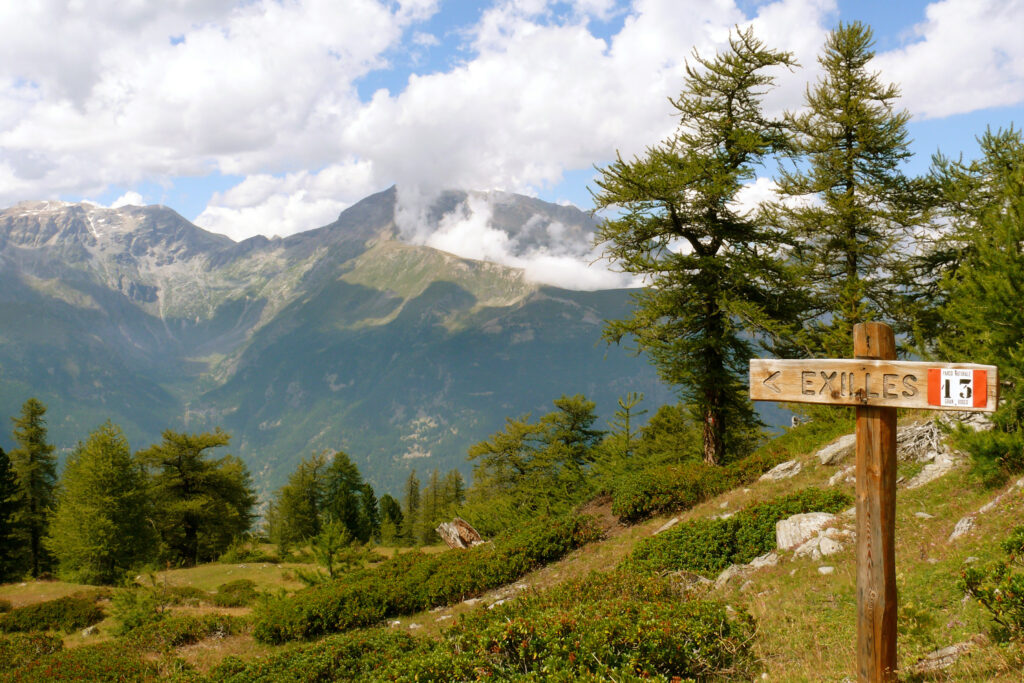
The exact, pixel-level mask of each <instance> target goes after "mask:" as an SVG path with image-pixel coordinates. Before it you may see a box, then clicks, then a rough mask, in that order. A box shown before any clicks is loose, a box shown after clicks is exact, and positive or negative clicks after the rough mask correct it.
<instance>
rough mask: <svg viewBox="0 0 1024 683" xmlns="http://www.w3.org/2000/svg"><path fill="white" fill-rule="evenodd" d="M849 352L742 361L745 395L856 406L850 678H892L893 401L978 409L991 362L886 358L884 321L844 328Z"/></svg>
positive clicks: (892, 352) (995, 394) (988, 386)
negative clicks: (853, 670)
mask: <svg viewBox="0 0 1024 683" xmlns="http://www.w3.org/2000/svg"><path fill="white" fill-rule="evenodd" d="M853 353H854V356H856V358H854V359H849V358H845V359H834V360H828V359H824V360H821V359H809V360H773V359H753V360H751V361H750V398H751V399H753V400H755V401H776V402H781V403H785V402H794V403H819V404H829V405H845V406H856V407H857V461H856V475H857V484H856V489H857V680H858V681H861V682H867V681H870V682H872V683H874V682H878V681H894V680H896V409H897V408H918V409H925V410H959V411H966V410H971V411H986V412H992V411H994V410H995V409H996V405H997V403H998V401H999V372H998V370H997V368H996V367H995V366H994V365H976V364H972V363H922V362H909V361H897V360H896V343H895V339H894V337H893V333H892V329H890V328H889V326H888V325H884V324H882V323H862V324H859V325H855V326H854V328H853Z"/></svg>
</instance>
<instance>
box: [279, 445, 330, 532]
mask: <svg viewBox="0 0 1024 683" xmlns="http://www.w3.org/2000/svg"><path fill="white" fill-rule="evenodd" d="M327 467H328V463H327V454H326V453H314V454H313V455H311V456H310V457H308V458H306V459H304V460H303V461H302V462H300V463H299V465H298V467H296V468H295V471H294V472H292V474H291V475H290V476H289V477H288V483H286V484H285V485H284V486H282V487H281V489H280V490H279V491H278V492H277V497H276V500H275V501H274V514H273V525H272V526H271V528H270V535H271V539H272V540H273V541H274V542H275V543H277V545H278V546H279V547H280V549H281V551H282V552H286V551H287V550H288V548H290V547H292V546H294V545H297V544H302V543H305V542H307V541H308V540H309V539H311V538H313V537H314V536H316V535H317V534H319V533H320V527H321V524H322V520H321V515H322V514H323V512H324V507H325V497H326V476H327Z"/></svg>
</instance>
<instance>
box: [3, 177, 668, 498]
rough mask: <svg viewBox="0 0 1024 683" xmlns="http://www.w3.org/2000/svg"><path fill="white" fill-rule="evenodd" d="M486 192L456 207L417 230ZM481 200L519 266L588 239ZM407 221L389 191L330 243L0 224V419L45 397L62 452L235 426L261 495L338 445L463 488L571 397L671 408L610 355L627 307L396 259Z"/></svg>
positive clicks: (118, 216) (440, 210) (48, 223)
mask: <svg viewBox="0 0 1024 683" xmlns="http://www.w3.org/2000/svg"><path fill="white" fill-rule="evenodd" d="M484 196H486V195H481V194H480V193H472V194H467V193H458V192H450V193H445V194H443V195H441V197H440V198H439V199H437V200H436V202H435V203H434V204H433V205H432V206H431V207H430V208H429V210H428V211H426V212H425V214H424V216H425V217H421V219H420V220H422V221H426V223H425V224H417V226H416V228H415V229H416V230H423V231H429V230H430V229H432V228H433V227H435V226H433V225H432V224H430V221H434V222H435V223H436V222H439V221H444V220H446V218H445V217H446V216H451V215H453V214H452V212H457V211H459V210H461V209H460V208H459V207H460V206H462V205H463V203H464V202H466V201H468V200H469V199H470V198H473V197H475V198H476V199H477V200H479V199H480V197H484ZM488 201H490V202H491V206H492V210H493V214H492V216H491V220H492V225H496V226H500V227H502V228H503V229H505V230H507V231H508V233H509V234H510V235H513V236H514V240H515V241H516V243H517V244H518V245H519V246H520V247H522V248H537V247H538V246H539V245H540V246H543V245H544V244H545V240H550V239H551V235H555V234H557V235H561V236H565V235H568V239H570V240H575V241H577V242H580V243H585V242H586V241H587V240H588V239H589V234H590V233H591V231H592V230H593V221H592V219H590V217H589V216H587V215H586V214H584V213H583V212H580V211H578V210H576V209H573V208H571V207H561V206H555V205H551V204H546V203H544V202H541V201H539V200H535V199H529V198H525V197H519V196H516V195H506V194H498V195H495V196H493V197H490V198H489V199H488ZM397 212H398V200H397V192H396V190H395V188H391V189H389V190H386V191H384V192H381V193H378V194H376V195H373V196H371V197H368V198H366V199H365V200H363V201H361V202H359V203H357V204H356V205H354V206H352V207H351V208H349V209H348V210H346V211H345V212H343V213H342V214H341V215H340V216H339V218H338V220H337V221H335V222H334V223H331V224H330V225H327V226H324V227H321V228H317V229H315V230H310V231H307V232H303V233H299V234H297V235H293V236H290V237H287V238H283V239H281V238H274V239H267V238H264V237H255V238H251V239H248V240H245V241H244V242H240V243H235V242H233V241H231V240H230V239H228V238H226V237H223V236H220V235H215V234H212V233H208V232H206V231H204V230H202V229H201V228H198V227H196V226H194V225H192V224H191V223H189V222H188V221H187V220H185V219H184V218H182V217H181V216H179V215H178V214H176V213H174V212H173V211H172V210H170V209H167V208H166V207H125V208H122V209H104V208H99V207H95V206H91V205H75V204H65V203H61V202H29V203H22V204H19V205H17V206H15V207H12V208H10V209H7V210H5V211H3V212H0V316H2V317H0V320H2V321H3V322H2V325H0V414H7V415H13V414H15V413H16V412H17V410H18V409H19V407H20V405H21V403H22V402H23V401H24V400H25V399H26V398H28V397H29V396H32V395H35V396H38V397H39V398H40V399H41V400H43V402H44V403H46V404H47V405H48V406H49V408H50V412H49V416H48V417H49V419H50V429H51V436H52V439H53V441H54V442H55V443H56V444H57V445H58V446H59V447H60V448H61V449H62V450H64V451H67V450H68V449H70V448H71V447H72V446H73V444H74V443H76V442H77V441H78V440H79V439H82V438H84V437H85V436H86V434H87V433H88V431H90V430H91V429H94V428H95V427H96V426H97V425H98V424H100V423H101V422H102V421H103V420H105V419H107V418H110V419H112V420H114V422H116V423H118V424H120V425H121V426H122V427H123V428H124V429H125V431H126V433H127V435H128V436H129V439H130V440H131V442H132V444H133V446H135V447H139V448H141V447H144V446H146V445H148V444H149V443H151V442H153V441H155V440H157V439H158V438H159V434H160V431H161V430H162V429H164V428H168V427H170V428H176V429H186V428H187V429H190V430H201V429H211V428H213V427H215V426H223V427H224V428H225V429H227V430H228V431H229V432H231V433H232V434H233V435H234V441H233V444H232V452H234V453H236V454H238V455H240V456H241V457H243V458H244V459H245V460H246V461H247V462H248V463H249V465H250V468H251V470H252V471H253V473H254V475H255V477H256V479H257V483H258V485H259V487H260V488H261V489H262V490H263V491H264V492H267V491H269V490H271V489H272V488H274V487H276V486H277V485H279V484H280V483H282V482H283V480H284V478H285V477H286V476H287V474H288V473H289V472H290V470H291V469H292V468H293V467H294V465H295V464H296V463H297V461H298V460H299V459H301V458H302V457H305V456H307V455H308V454H309V453H310V452H311V451H313V450H319V449H324V448H327V449H338V448H342V449H345V450H346V451H348V452H349V453H350V454H351V455H352V457H353V458H354V459H355V461H356V462H357V463H358V464H359V466H360V469H361V470H362V471H363V472H364V473H365V474H366V475H367V477H368V479H369V480H370V481H371V482H373V483H374V484H375V485H376V486H378V487H382V488H384V489H386V490H397V488H398V485H399V483H400V482H401V481H402V480H403V479H404V478H405V476H406V475H407V473H408V471H409V470H410V469H412V468H416V469H418V470H420V471H421V472H423V471H424V470H428V469H433V468H435V467H439V468H441V469H448V468H451V467H456V466H458V467H462V468H463V469H464V470H465V469H466V463H465V450H466V448H467V447H468V446H469V445H470V444H472V443H474V442H476V441H479V440H480V439H482V438H485V437H486V436H487V435H489V434H490V433H492V432H494V431H497V430H498V429H500V428H501V426H502V424H503V422H504V418H505V417H506V416H510V415H519V414H522V413H526V412H534V413H540V412H547V411H548V410H550V408H551V401H552V400H553V399H554V398H557V397H558V396H560V395H561V394H562V393H569V394H572V393H577V392H582V393H586V394H587V395H588V397H590V398H592V399H594V400H596V401H597V402H598V404H599V410H600V411H601V413H602V414H603V415H606V416H607V415H610V413H611V410H612V408H613V407H614V401H615V399H616V397H617V396H619V395H622V394H624V393H626V392H627V391H643V392H645V393H646V394H647V395H648V396H649V397H650V398H651V400H652V403H658V402H662V401H665V400H669V399H670V393H669V391H668V390H667V388H665V387H664V386H662V385H661V384H660V383H659V382H658V381H657V379H656V377H655V373H654V371H653V370H652V369H651V368H650V366H649V365H648V364H647V363H646V362H645V361H644V360H643V359H639V358H635V357H633V356H631V355H630V354H628V353H627V352H625V351H624V350H622V349H618V348H614V347H612V348H606V347H605V346H604V345H603V344H602V343H599V341H598V340H599V336H600V327H601V321H602V320H603V319H606V318H612V317H618V316H622V315H624V314H625V313H626V311H627V305H628V304H627V302H628V293H627V292H625V291H622V290H611V291H601V292H579V291H569V290H562V289H557V288H553V287H546V286H541V285H538V284H536V283H534V282H530V281H528V280H527V279H526V277H525V275H524V273H523V271H521V270H518V269H514V268H508V267H505V266H501V265H497V264H494V263H487V262H483V261H474V260H470V259H464V258H459V257H457V256H454V255H452V254H449V253H446V252H443V251H438V250H436V249H432V248H429V247H426V246H417V245H414V244H409V243H406V242H403V241H400V240H399V237H401V236H402V235H403V234H404V232H408V230H409V226H408V221H405V222H404V223H403V226H402V227H401V228H400V227H399V226H398V225H397V224H396V213H397ZM403 231H404V232H403ZM0 444H3V445H5V446H6V445H9V441H8V440H7V438H6V434H4V435H3V436H0Z"/></svg>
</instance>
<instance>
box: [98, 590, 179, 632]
mask: <svg viewBox="0 0 1024 683" xmlns="http://www.w3.org/2000/svg"><path fill="white" fill-rule="evenodd" d="M166 606H167V600H166V598H165V597H163V596H162V595H161V594H160V593H159V592H158V591H157V590H155V589H153V588H140V587H134V588H125V589H124V590H120V591H118V592H117V593H115V594H114V597H113V599H112V600H111V608H110V611H111V616H113V617H114V618H115V619H117V620H118V622H119V625H118V628H117V633H118V634H122V635H123V634H125V633H128V632H129V631H133V630H135V629H137V628H139V627H140V626H144V625H145V624H150V623H152V622H155V621H158V620H159V619H160V618H161V617H162V616H163V613H164V609H165V607H166Z"/></svg>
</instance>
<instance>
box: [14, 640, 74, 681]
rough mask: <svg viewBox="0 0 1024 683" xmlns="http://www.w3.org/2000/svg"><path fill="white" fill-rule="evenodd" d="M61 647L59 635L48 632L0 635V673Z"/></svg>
mask: <svg viewBox="0 0 1024 683" xmlns="http://www.w3.org/2000/svg"><path fill="white" fill-rule="evenodd" d="M63 648H64V643H63V641H62V640H61V637H60V636H57V635H52V634H48V633H8V634H3V635H0V674H4V673H10V672H12V671H14V670H15V669H17V668H19V667H22V666H25V665H26V664H29V663H31V662H34V661H35V660H37V659H39V658H40V657H45V656H46V655H49V654H53V653H54V652H59V651H60V650H62V649H63Z"/></svg>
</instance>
